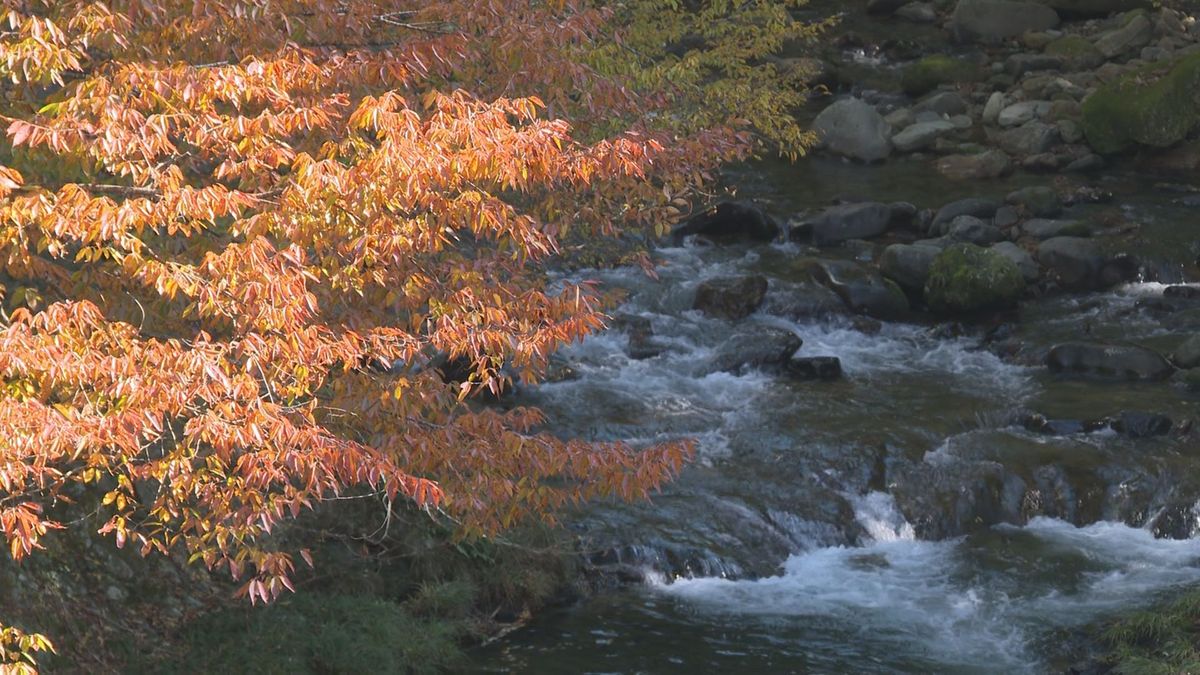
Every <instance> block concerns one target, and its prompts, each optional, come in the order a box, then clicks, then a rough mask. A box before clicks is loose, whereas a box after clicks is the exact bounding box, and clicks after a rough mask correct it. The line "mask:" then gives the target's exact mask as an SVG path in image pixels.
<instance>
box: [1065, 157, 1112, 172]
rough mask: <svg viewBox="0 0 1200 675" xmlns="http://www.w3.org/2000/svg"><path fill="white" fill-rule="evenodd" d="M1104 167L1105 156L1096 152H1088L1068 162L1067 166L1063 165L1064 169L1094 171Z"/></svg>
mask: <svg viewBox="0 0 1200 675" xmlns="http://www.w3.org/2000/svg"><path fill="white" fill-rule="evenodd" d="M1102 168H1104V158H1103V157H1101V156H1100V155H1097V154H1095V153H1088V154H1086V155H1084V156H1082V157H1080V158H1079V159H1077V160H1075V161H1073V162H1070V163H1069V164H1067V165H1066V166H1065V167H1063V171H1068V172H1076V171H1094V170H1096V169H1102Z"/></svg>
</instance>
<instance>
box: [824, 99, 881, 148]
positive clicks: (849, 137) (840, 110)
mask: <svg viewBox="0 0 1200 675" xmlns="http://www.w3.org/2000/svg"><path fill="white" fill-rule="evenodd" d="M812 129H813V131H814V132H816V133H817V135H818V137H819V139H820V140H819V147H822V148H824V149H826V150H828V151H830V152H833V153H835V154H838V155H842V156H845V157H849V158H851V159H857V160H861V161H864V162H876V161H879V160H882V159H886V158H887V157H888V156H889V155H891V154H892V142H891V133H892V130H891V127H890V126H889V125H888V123H887V122H885V121H884V120H883V117H881V116H880V115H879V113H878V112H876V110H875V108H874V107H872V106H871V105H870V104H869V103H866V102H865V101H863V100H861V99H857V98H848V99H844V100H841V101H838V102H836V103H834V104H833V105H831V106H829V107H828V108H826V109H825V110H822V111H821V114H820V115H817V118H816V119H815V120H813V126H812Z"/></svg>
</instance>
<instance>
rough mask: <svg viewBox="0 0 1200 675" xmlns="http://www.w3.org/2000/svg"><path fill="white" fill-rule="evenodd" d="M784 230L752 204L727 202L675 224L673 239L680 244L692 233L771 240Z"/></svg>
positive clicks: (712, 236)
mask: <svg viewBox="0 0 1200 675" xmlns="http://www.w3.org/2000/svg"><path fill="white" fill-rule="evenodd" d="M781 229H782V228H780V226H779V222H778V221H776V220H775V219H774V218H772V217H771V216H770V215H769V214H768V213H767V212H765V211H763V210H762V209H760V208H758V207H757V206H755V205H753V204H750V203H746V202H724V203H721V204H717V205H716V206H714V207H713V208H711V209H708V210H707V211H704V212H703V213H698V214H696V215H695V216H692V217H691V218H689V219H688V220H687V221H685V222H683V223H681V224H679V225H676V226H675V228H674V229H673V230H671V241H672V242H673V243H675V244H676V245H678V244H680V243H681V242H682V241H683V239H684V237H686V236H688V235H693V234H699V235H704V236H705V237H710V238H712V239H718V240H752V241H771V240H772V239H774V238H775V237H777V236H779V233H780V231H781Z"/></svg>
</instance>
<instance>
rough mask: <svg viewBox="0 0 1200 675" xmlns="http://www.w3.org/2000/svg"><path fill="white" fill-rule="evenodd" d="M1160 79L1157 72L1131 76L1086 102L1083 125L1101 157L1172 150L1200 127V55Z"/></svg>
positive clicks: (1139, 73) (1188, 57) (1143, 70)
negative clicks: (1138, 149)
mask: <svg viewBox="0 0 1200 675" xmlns="http://www.w3.org/2000/svg"><path fill="white" fill-rule="evenodd" d="M1155 75H1156V73H1155V71H1154V69H1153V68H1146V69H1140V70H1137V71H1134V72H1132V73H1128V74H1126V75H1125V76H1124V77H1122V78H1120V79H1119V80H1117V81H1116V82H1112V83H1110V84H1108V85H1105V86H1103V87H1101V88H1100V89H1098V90H1096V92H1095V93H1093V94H1092V95H1091V96H1089V97H1087V99H1086V100H1084V102H1083V117H1082V119H1081V120H1080V121H1081V124H1082V126H1083V132H1084V135H1086V136H1087V140H1088V143H1089V144H1090V145H1091V146H1092V148H1093V149H1094V150H1095V151H1096V152H1099V153H1101V154H1112V153H1116V152H1120V151H1122V150H1124V149H1126V148H1128V147H1130V146H1132V145H1134V144H1141V145H1147V146H1151V147H1156V148H1163V147H1167V146H1170V145H1174V144H1175V143H1178V142H1179V141H1181V140H1183V139H1184V138H1186V137H1187V135H1188V134H1189V133H1190V132H1191V131H1192V129H1194V128H1195V127H1196V126H1197V124H1198V123H1200V54H1193V55H1191V56H1187V57H1185V58H1183V59H1180V60H1179V61H1177V62H1175V63H1174V64H1173V66H1172V67H1171V68H1170V70H1169V71H1167V72H1166V74H1165V75H1162V76H1161V77H1156V76H1155Z"/></svg>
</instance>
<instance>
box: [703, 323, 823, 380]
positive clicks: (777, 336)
mask: <svg viewBox="0 0 1200 675" xmlns="http://www.w3.org/2000/svg"><path fill="white" fill-rule="evenodd" d="M803 343H804V342H803V340H801V339H800V337H799V336H798V335H796V334H795V333H793V332H792V331H790V330H785V329H783V328H775V327H773V326H755V327H754V329H753V330H744V331H741V330H740V331H738V332H737V333H735V334H734V335H733V336H732V337H730V338H729V339H728V340H726V341H725V343H724V344H722V345H721V346H720V347H719V348H717V353H716V354H714V355H713V358H712V360H711V361H710V362H709V363H708V366H707V368H706V369H705V370H706V372H710V373H712V372H726V373H736V372H739V371H743V370H749V369H752V368H765V369H770V368H780V367H783V366H784V365H785V364H786V363H787V362H788V360H789V359H791V358H792V355H793V354H795V353H796V351H797V350H798V349H800V346H801V345H802V344H803Z"/></svg>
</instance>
